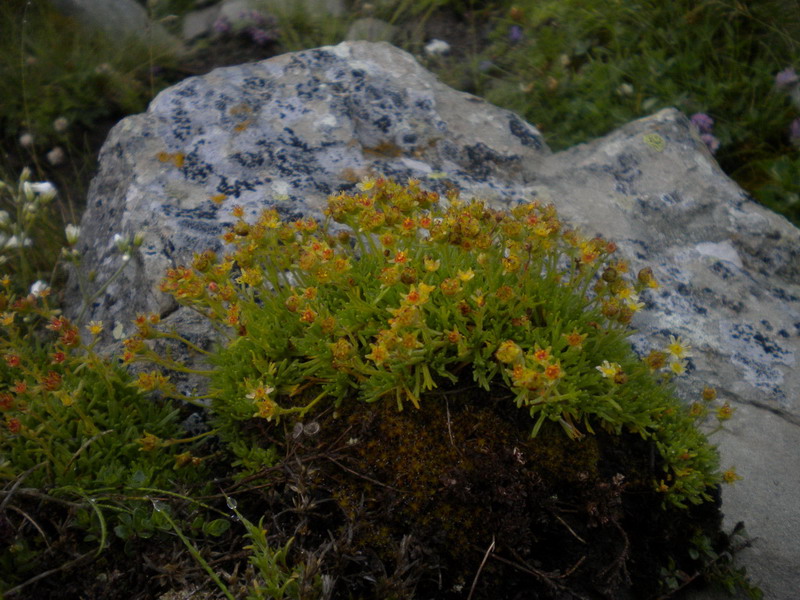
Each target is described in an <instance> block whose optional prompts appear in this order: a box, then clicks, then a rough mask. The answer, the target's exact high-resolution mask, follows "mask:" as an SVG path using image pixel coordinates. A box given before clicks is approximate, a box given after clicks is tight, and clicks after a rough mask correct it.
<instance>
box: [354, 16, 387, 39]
mask: <svg viewBox="0 0 800 600" xmlns="http://www.w3.org/2000/svg"><path fill="white" fill-rule="evenodd" d="M396 32H397V27H395V26H394V25H390V24H389V23H387V22H386V21H382V20H381V19H376V18H374V17H365V18H363V19H358V20H356V21H354V22H353V24H352V25H350V29H348V30H347V35H346V36H345V38H344V39H345V40H347V41H356V40H364V41H367V42H391V41H392V38H393V37H394V35H395V33H396Z"/></svg>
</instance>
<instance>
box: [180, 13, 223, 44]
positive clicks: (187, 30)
mask: <svg viewBox="0 0 800 600" xmlns="http://www.w3.org/2000/svg"><path fill="white" fill-rule="evenodd" d="M219 11H220V7H219V6H209V7H207V8H202V9H200V10H195V11H192V12H190V13H188V14H187V15H186V16H185V17H183V27H182V35H183V40H184V41H185V42H191V41H192V40H196V39H197V38H200V37H203V36H206V35H210V34H211V33H212V31H213V27H214V22H215V21H216V20H217V16H218V15H219Z"/></svg>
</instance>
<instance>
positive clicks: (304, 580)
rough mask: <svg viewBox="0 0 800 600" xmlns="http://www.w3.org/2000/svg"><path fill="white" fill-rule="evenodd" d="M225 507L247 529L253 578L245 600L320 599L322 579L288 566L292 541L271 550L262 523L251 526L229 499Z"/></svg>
mask: <svg viewBox="0 0 800 600" xmlns="http://www.w3.org/2000/svg"><path fill="white" fill-rule="evenodd" d="M228 506H229V507H230V508H231V510H232V511H233V512H234V513H235V514H236V517H237V519H238V520H239V521H241V523H242V524H243V525H244V526H245V529H247V533H246V534H245V536H246V537H247V538H248V539H249V540H250V542H251V543H250V545H248V546H246V547H245V548H246V549H247V550H250V552H251V555H250V564H251V565H252V567H253V570H254V571H255V576H254V577H253V578H252V579H251V581H250V583H249V586H248V594H247V599H248V600H284V599H291V600H315V599H316V598H319V597H320V593H321V589H322V578H321V577H320V576H319V574H315V575H314V574H311V573H310V572H309V569H308V568H307V567H306V565H303V564H298V565H291V564H290V562H289V560H288V557H289V552H290V550H291V547H292V544H293V543H294V540H293V539H290V540H289V541H288V542H286V545H285V546H283V547H281V548H273V547H272V546H270V544H269V542H268V541H267V531H266V529H264V526H263V519H262V520H261V521H259V523H258V525H255V524H253V523H252V522H251V521H249V520H248V519H247V518H245V517H244V515H242V513H240V512H239V511H238V510H237V509H236V503H235V501H234V500H233V499H232V498H228Z"/></svg>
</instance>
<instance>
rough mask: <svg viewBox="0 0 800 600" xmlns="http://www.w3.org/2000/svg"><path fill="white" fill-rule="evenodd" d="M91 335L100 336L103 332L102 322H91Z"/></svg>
mask: <svg viewBox="0 0 800 600" xmlns="http://www.w3.org/2000/svg"><path fill="white" fill-rule="evenodd" d="M88 329H89V333H91V334H92V335H100V333H101V332H102V331H103V322H102V321H89V327H88Z"/></svg>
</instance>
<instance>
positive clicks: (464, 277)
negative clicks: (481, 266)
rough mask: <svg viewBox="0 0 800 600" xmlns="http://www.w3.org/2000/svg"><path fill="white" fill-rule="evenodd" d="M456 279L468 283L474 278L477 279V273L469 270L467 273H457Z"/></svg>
mask: <svg viewBox="0 0 800 600" xmlns="http://www.w3.org/2000/svg"><path fill="white" fill-rule="evenodd" d="M456 277H458V278H459V279H460V280H461V281H463V282H464V283H466V282H467V281H469V280H470V279H472V278H473V277H475V273H473V271H472V269H467V270H466V271H459V272H458V273H456Z"/></svg>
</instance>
